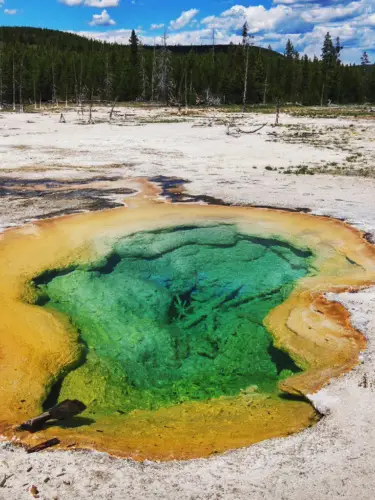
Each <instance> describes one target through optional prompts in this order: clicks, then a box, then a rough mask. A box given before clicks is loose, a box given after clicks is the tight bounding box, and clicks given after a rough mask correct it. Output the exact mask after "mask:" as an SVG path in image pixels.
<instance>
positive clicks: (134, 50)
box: [129, 30, 139, 66]
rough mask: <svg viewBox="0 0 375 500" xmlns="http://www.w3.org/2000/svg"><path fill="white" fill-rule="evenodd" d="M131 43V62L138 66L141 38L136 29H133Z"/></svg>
mask: <svg viewBox="0 0 375 500" xmlns="http://www.w3.org/2000/svg"><path fill="white" fill-rule="evenodd" d="M129 44H130V51H131V64H132V66H136V65H137V62H138V44H139V40H138V37H137V35H136V34H135V31H134V30H132V32H131V35H130V38H129Z"/></svg>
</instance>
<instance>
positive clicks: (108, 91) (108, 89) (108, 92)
mask: <svg viewBox="0 0 375 500" xmlns="http://www.w3.org/2000/svg"><path fill="white" fill-rule="evenodd" d="M112 92H113V77H112V72H111V68H110V65H109V57H108V53H107V54H106V60H105V80H104V93H105V98H106V100H107V101H109V100H111V98H112Z"/></svg>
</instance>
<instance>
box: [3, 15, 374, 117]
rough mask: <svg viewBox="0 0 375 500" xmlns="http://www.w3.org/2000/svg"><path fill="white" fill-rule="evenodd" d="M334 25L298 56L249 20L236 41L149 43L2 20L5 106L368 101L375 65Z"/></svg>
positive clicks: (164, 39)
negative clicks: (351, 59)
mask: <svg viewBox="0 0 375 500" xmlns="http://www.w3.org/2000/svg"><path fill="white" fill-rule="evenodd" d="M343 50H345V49H343V47H342V46H341V44H340V40H339V39H336V40H333V39H332V37H331V35H330V34H329V33H327V34H326V36H325V38H324V40H322V51H321V54H320V57H319V58H318V57H314V58H313V59H309V58H308V57H307V56H300V54H299V53H298V52H297V51H296V50H295V48H294V47H293V44H292V43H291V41H290V40H286V44H285V51H284V53H283V54H279V53H277V52H275V51H273V50H272V48H271V47H268V48H267V49H265V48H260V47H256V46H254V45H253V43H252V38H251V36H249V35H248V32H247V26H246V24H245V25H244V27H243V30H242V42H241V43H240V44H238V45H234V44H230V45H214V44H212V45H199V46H169V45H168V37H167V36H166V35H165V36H164V37H162V38H161V40H159V43H158V44H156V45H155V46H152V47H150V46H144V45H142V44H141V42H140V40H139V39H138V37H137V35H136V34H135V32H134V31H133V32H132V34H131V37H130V40H129V44H128V45H119V44H110V43H104V42H100V41H96V40H90V39H88V38H84V37H81V36H78V35H75V34H71V33H65V32H59V31H53V30H47V29H37V28H24V27H17V28H11V27H1V28H0V105H1V107H2V108H3V107H9V108H11V107H12V106H13V109H16V107H20V106H21V107H23V106H24V105H26V104H27V105H28V104H32V103H37V102H43V103H46V102H52V103H55V104H56V103H59V102H61V101H64V102H69V103H77V104H80V103H82V102H87V101H96V102H97V101H106V102H114V101H121V102H123V101H143V102H155V103H163V104H170V105H187V104H188V105H195V104H201V105H210V104H211V105H217V104H243V105H244V106H246V105H247V104H249V105H251V104H270V103H275V102H282V103H292V104H295V103H298V104H301V105H327V104H330V103H332V104H354V103H356V104H361V103H374V102H375V65H373V64H371V61H370V60H369V57H368V55H367V53H366V52H364V53H363V55H362V58H361V64H358V65H346V64H343V63H342V62H341V54H342V51H343Z"/></svg>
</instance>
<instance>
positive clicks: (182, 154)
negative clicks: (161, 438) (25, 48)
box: [0, 110, 375, 500]
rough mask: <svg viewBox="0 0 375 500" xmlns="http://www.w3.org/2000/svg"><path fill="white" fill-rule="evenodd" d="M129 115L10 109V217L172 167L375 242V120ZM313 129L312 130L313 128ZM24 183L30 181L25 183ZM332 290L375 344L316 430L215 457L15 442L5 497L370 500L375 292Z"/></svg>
mask: <svg viewBox="0 0 375 500" xmlns="http://www.w3.org/2000/svg"><path fill="white" fill-rule="evenodd" d="M126 113H127V116H126V118H125V117H124V116H121V115H120V116H117V118H116V120H115V123H113V124H108V123H96V124H95V125H84V124H82V123H80V122H82V119H80V118H78V116H77V113H76V112H73V111H72V112H69V113H66V120H67V123H65V124H59V123H58V120H59V115H58V114H44V115H39V114H35V115H34V114H30V115H28V114H24V115H12V114H2V115H1V117H0V153H1V160H2V161H1V164H0V187H4V189H5V190H2V191H0V194H1V196H2V203H1V207H0V226H2V227H9V226H10V225H19V224H22V223H23V222H25V221H26V220H30V219H33V218H36V217H45V216H51V214H52V215H53V212H54V211H56V200H55V198H54V196H50V197H47V198H45V197H43V194H41V191H43V190H47V191H49V192H50V193H51V192H53V191H54V190H61V189H63V190H65V191H67V192H68V193H69V192H71V191H74V190H77V189H81V188H82V185H81V187H80V188H79V187H78V186H79V181H82V180H84V181H85V186H86V187H87V186H89V187H91V188H92V189H94V191H96V195H97V196H100V193H99V194H98V191H99V192H100V191H101V190H103V188H104V186H105V189H107V190H108V191H106V192H105V197H106V198H108V199H112V200H113V199H114V198H113V197H117V198H116V199H117V201H118V200H119V199H122V198H123V197H124V196H123V195H122V194H121V193H118V192H116V189H119V188H121V189H123V188H124V187H125V186H126V182H124V178H125V179H126V178H128V177H133V176H140V175H145V176H155V175H166V176H171V175H173V176H178V177H182V178H184V179H186V180H188V181H190V182H189V183H188V184H187V186H186V187H187V189H188V191H189V193H192V194H206V195H211V196H215V197H218V198H221V199H224V200H226V201H230V202H235V203H246V204H252V205H271V206H279V207H288V208H300V207H307V208H310V209H311V210H312V211H313V213H319V214H326V215H331V216H334V217H339V218H343V219H346V220H348V221H349V222H350V223H352V224H353V225H355V226H356V227H359V228H360V229H362V230H364V231H366V232H368V233H371V235H372V236H373V237H374V238H375V217H374V214H375V196H374V194H375V179H374V178H371V175H373V170H375V163H374V161H373V160H374V157H375V141H372V142H371V138H372V137H373V136H374V130H375V121H372V120H371V121H370V120H348V119H345V120H341V119H310V118H292V117H287V116H282V117H281V123H282V124H283V125H285V126H284V127H280V128H279V129H274V128H272V127H271V126H270V125H268V126H266V127H264V128H263V129H262V130H261V131H259V132H257V133H256V134H250V135H246V134H242V135H240V136H237V134H236V135H227V134H226V125H225V122H227V121H228V120H229V119H231V118H230V117H228V116H226V115H223V114H219V113H216V114H215V113H210V116H205V115H202V116H198V117H196V118H194V117H186V118H184V117H176V116H171V115H170V114H160V111H154V112H152V113H150V112H147V111H137V112H136V111H135V110H127V111H126ZM123 114H124V112H122V115H123ZM95 118H96V119H97V121H98V122H100V121H101V120H104V119H105V118H106V115H105V113H104V111H98V112H96V113H95ZM272 119H273V118H272V117H270V116H268V115H264V116H260V115H247V116H246V117H244V118H243V117H240V116H237V117H236V121H237V126H240V127H241V129H243V130H251V129H252V128H255V127H256V124H262V123H267V122H268V123H269V124H271V122H272ZM30 122H32V123H30ZM149 122H151V123H149ZM168 122H169V123H168ZM202 125H203V126H202ZM234 129H235V127H233V128H232V130H233V132H234ZM306 130H307V131H310V132H314V133H313V135H311V134H310V135H309V134H307V135H303V132H306ZM275 133H276V135H275ZM295 134H297V135H295ZM298 134H299V135H298ZM311 137H313V139H311ZM348 157H349V158H351V159H350V160H349V161H348ZM353 157H354V159H353ZM332 164H336V165H332ZM348 164H350V165H349V166H350V168H349V172H348V168H346V169H345V170H346V171H345V172H342V171H341V173H345V174H346V175H335V176H332V175H327V174H321V173H319V174H315V175H295V174H293V173H291V174H285V173H283V170H288V169H291V170H292V171H294V170H298V169H299V168H300V166H301V165H305V166H307V167H308V168H309V169H311V170H315V171H317V172H319V171H321V170H324V169H325V170H326V171H335V173H339V172H340V171H339V169H338V168H337V167H340V166H342V167H348ZM363 166H366V169H367V170H366V172H365V175H368V177H367V178H364V177H358V176H355V177H353V176H348V175H347V174H348V173H350V174H351V175H353V174H358V173H359V170H360V169H361V168H363ZM266 167H268V168H266ZM333 167H334V168H333ZM270 168H272V169H276V170H270ZM98 177H100V178H103V177H105V178H106V179H105V180H103V179H98ZM110 178H112V179H110ZM7 179H8V180H7ZM9 179H11V180H13V184H12V183H10V184H9ZM15 179H16V180H18V181H20V184H18V185H17V186H16V187H17V189H16V187H15V183H14V180H15ZM45 179H50V180H51V179H52V180H55V181H56V180H60V181H67V180H72V179H74V180H75V181H77V184H76V185H73V186H70V187H69V188H67V187H66V186H63V188H62V187H61V185H60V187H59V185H57V187H56V185H53V186H52V187H51V186H49V185H46V184H45V182H44V183H43V180H44V181H45ZM30 180H33V183H34V184H35V185H34V184H32V189H31V188H30V185H28V184H27V182H28V181H30ZM26 181H27V182H26ZM103 183H104V184H103ZM12 186H13V187H12ZM28 186H29V187H28ZM27 190H29V192H28V193H27V194H25V191H27ZM111 190H112V191H111ZM30 191H31V192H30ZM83 191H85V190H83ZM76 192H77V191H76ZM92 196H94V198H95V193H93V192H92V191H90V192H89V194H87V190H86V192H82V189H81V191H80V192H79V194H78V195H77V197H78V198H77V197H76V198H75V199H76V200H77V199H78V201H77V202H75V203H74V204H73V205H72V202H71V199H72V197H71V195H67V196H65V197H64V196H60V197H59V203H58V210H59V211H60V212H61V213H64V212H66V211H69V210H70V209H72V207H73V208H74V210H82V209H85V210H86V209H92V208H93V207H90V206H88V205H87V203H88V202H87V200H88V198H90V197H92ZM41 200H42V201H41ZM94 208H95V207H94ZM97 208H100V206H99V207H97ZM331 298H332V299H336V300H337V299H338V300H340V301H342V302H343V303H344V304H345V305H346V306H347V307H348V309H349V310H350V311H351V313H352V321H353V323H354V325H355V326H356V327H357V328H358V329H360V330H361V331H363V332H364V333H365V335H366V336H367V338H368V349H367V351H366V352H365V353H364V354H363V360H362V364H361V365H360V366H358V367H357V368H356V369H355V370H353V371H352V372H351V373H350V374H347V375H346V376H345V377H342V378H340V379H337V380H334V381H333V382H332V383H331V384H330V385H329V386H328V387H326V388H325V389H324V390H322V391H320V392H319V393H317V394H314V395H312V396H311V399H312V401H313V402H314V404H315V405H316V407H317V408H318V409H319V410H320V411H321V412H322V413H324V414H325V417H324V418H323V419H322V420H321V421H320V423H319V424H318V425H317V426H316V427H314V428H312V429H308V430H306V431H304V432H302V433H300V434H297V435H294V436H290V437H288V438H287V439H275V440H270V441H266V442H263V443H260V444H258V445H255V446H252V447H250V448H248V449H242V450H237V451H233V452H230V453H227V454H225V455H222V456H217V457H214V458H211V459H208V460H193V461H190V462H170V463H160V464H159V463H147V462H146V463H141V464H140V463H134V462H131V461H126V460H119V459H115V458H111V457H109V456H107V455H105V454H99V453H94V452H93V453H87V452H78V453H71V452H54V453H51V452H47V453H40V454H35V455H30V456H29V455H27V454H26V453H25V452H24V451H23V450H20V449H16V448H14V447H12V446H11V445H10V444H7V443H3V444H1V445H0V485H1V484H2V482H4V481H3V480H4V478H6V482H5V484H4V486H3V487H0V499H4V500H5V499H7V500H13V499H14V500H22V499H24V498H25V499H27V498H31V495H30V492H29V491H30V487H31V486H32V485H36V486H37V488H38V490H39V491H40V498H41V499H46V500H47V499H48V500H51V499H53V498H57V499H59V500H61V499H64V500H65V499H70V498H73V497H75V498H79V499H81V498H82V499H84V498H85V499H86V498H90V499H124V498H129V499H140V498H142V499H165V498H170V499H175V498H181V499H236V500H237V499H245V498H246V499H248V498H251V499H288V500H290V499H302V500H307V499H315V500H319V499H332V498H347V499H349V498H353V497H357V498H360V499H362V500H367V499H372V498H373V496H374V494H373V491H374V490H375V476H374V474H373V470H374V466H375V430H374V425H373V422H374V421H375V405H374V403H373V401H374V391H375V371H374V368H375V314H374V312H375V288H374V289H370V290H366V291H363V292H360V293H356V294H342V295H340V297H334V296H332V297H331ZM31 467H32V468H31ZM30 468H31V469H30ZM9 476H10V477H9Z"/></svg>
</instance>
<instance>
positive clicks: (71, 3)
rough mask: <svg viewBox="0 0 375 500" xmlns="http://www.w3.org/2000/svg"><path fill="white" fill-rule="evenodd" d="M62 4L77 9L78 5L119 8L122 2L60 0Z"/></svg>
mask: <svg viewBox="0 0 375 500" xmlns="http://www.w3.org/2000/svg"><path fill="white" fill-rule="evenodd" d="M59 2H60V3H63V4H65V5H68V6H69V7H75V6H76V5H85V6H86V7H99V8H101V9H102V8H105V7H118V6H119V5H120V0H59Z"/></svg>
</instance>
